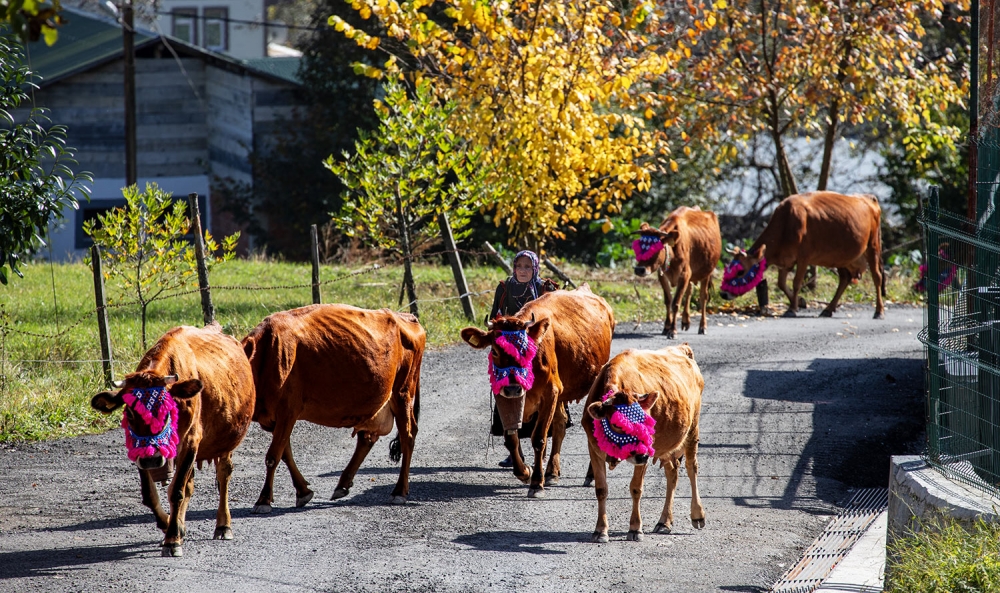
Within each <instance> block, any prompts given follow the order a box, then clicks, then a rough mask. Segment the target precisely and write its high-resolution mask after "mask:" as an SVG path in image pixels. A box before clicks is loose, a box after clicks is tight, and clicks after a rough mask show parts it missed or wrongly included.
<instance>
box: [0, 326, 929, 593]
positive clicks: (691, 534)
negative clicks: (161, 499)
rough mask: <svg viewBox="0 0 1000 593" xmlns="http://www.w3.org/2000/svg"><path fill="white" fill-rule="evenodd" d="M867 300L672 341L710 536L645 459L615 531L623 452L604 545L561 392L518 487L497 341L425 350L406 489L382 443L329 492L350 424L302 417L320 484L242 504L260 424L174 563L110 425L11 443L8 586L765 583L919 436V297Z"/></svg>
mask: <svg viewBox="0 0 1000 593" xmlns="http://www.w3.org/2000/svg"><path fill="white" fill-rule="evenodd" d="M817 312H818V310H817V309H810V310H808V311H806V312H805V314H807V315H815V314H816V313H817ZM848 315H850V316H851V317H848ZM870 316H871V308H870V307H864V308H852V309H845V310H843V311H841V312H839V313H838V314H837V317H836V318H834V319H817V318H815V317H807V318H799V319H764V320H757V319H754V318H749V319H739V318H733V317H729V316H713V317H712V318H711V320H710V324H709V329H708V332H709V333H708V335H706V336H698V335H696V333H695V332H681V333H680V340H678V341H675V343H679V342H680V341H688V342H689V343H690V344H691V345H692V347H693V349H694V351H695V356H696V358H697V360H698V362H699V364H700V365H701V368H702V371H703V373H704V375H705V378H706V387H705V396H704V406H703V415H702V429H701V435H702V436H701V448H700V453H699V465H700V468H701V472H700V477H699V479H700V482H699V485H700V489H701V494H702V497H703V500H704V504H705V508H706V513H707V527H706V529H704V530H703V531H695V530H694V529H692V528H691V526H690V523H689V522H688V521H687V519H686V517H687V514H688V511H689V502H690V499H689V492H690V490H689V488H688V484H687V479H686V478H685V477H682V479H681V482H680V486H679V487H678V496H677V500H676V506H675V516H678V517H680V520H679V521H678V522H677V529H675V532H674V533H673V534H672V535H653V534H651V533H649V531H650V530H651V528H652V525H653V523H655V522H656V518H657V516H658V515H659V511H660V508H661V507H662V504H663V493H664V488H665V479H664V477H663V473H662V472H661V471H660V470H659V468H655V469H651V470H650V471H648V472H647V478H646V492H645V496H644V498H643V516H644V520H645V523H646V524H645V528H646V531H647V534H648V535H647V537H646V539H645V541H643V542H639V543H636V542H626V541H624V538H625V532H626V531H627V530H628V512H629V508H630V504H631V501H630V499H629V496H628V479H629V477H630V475H631V470H630V468H627V467H624V466H622V467H619V468H618V469H617V470H615V471H613V472H611V473H610V476H609V477H610V480H609V487H610V489H611V497H610V500H609V519H610V522H611V539H612V541H611V543H609V544H604V545H597V544H591V543H589V540H590V534H591V532H592V531H593V529H594V523H595V521H596V506H597V505H596V501H595V498H594V492H593V489H591V488H583V487H582V486H581V484H582V481H583V475H584V473H585V468H586V463H587V457H586V443H585V437H584V435H583V432H582V430H581V429H580V427H579V424H578V421H579V418H580V413H581V411H582V405H580V404H576V405H573V406H571V411H572V415H573V419H574V421H576V422H577V424H576V425H575V426H574V427H572V428H570V429H569V431H568V434H567V441H566V444H565V445H564V449H563V450H564V457H563V471H564V478H563V480H562V482H561V484H560V485H559V486H556V487H553V488H551V489H550V490H549V491H548V496H547V498H545V499H537V500H535V499H528V498H527V497H526V496H525V494H526V492H527V487H526V486H523V485H521V484H520V483H519V482H517V481H516V480H515V479H514V478H513V476H512V475H510V473H509V470H501V469H499V468H497V465H496V464H497V461H499V460H500V459H502V458H503V457H504V456H505V455H506V452H505V451H503V450H502V445H501V444H500V441H499V439H495V440H493V442H494V447H495V448H492V449H491V448H489V447H488V444H489V443H490V441H491V439H490V438H489V437H488V436H487V430H488V423H489V399H488V396H487V394H488V392H489V384H488V382H487V379H486V360H485V354H484V353H483V352H481V351H472V350H471V349H469V348H467V347H464V346H462V347H454V348H449V349H445V350H438V351H433V352H429V353H428V354H427V355H426V357H425V359H424V370H423V373H422V380H423V381H422V400H423V401H422V402H421V404H422V408H421V418H420V433H419V435H418V437H417V446H416V451H415V454H414V464H413V473H412V478H411V480H412V481H411V487H410V493H411V498H410V502H409V504H407V505H406V506H405V507H395V506H390V505H388V504H386V502H387V500H388V498H389V494H390V492H391V490H392V486H393V484H394V482H395V479H396V475H397V473H398V467H397V466H396V465H394V464H392V463H391V462H390V461H389V459H388V442H387V439H386V440H384V441H382V442H379V443H378V444H377V445H376V447H375V449H373V451H372V454H371V456H370V457H369V459H368V460H367V461H366V463H365V464H364V465H363V466H362V468H361V471H360V472H359V475H358V478H357V479H356V480H355V487H354V488H353V490H352V491H351V494H350V495H349V496H348V497H346V498H344V499H341V500H338V501H335V502H331V501H329V500H328V499H329V496H330V495H331V494H332V492H333V488H334V486H335V485H336V481H337V477H338V476H339V474H340V471H341V470H342V469H343V467H344V466H345V465H346V463H347V460H348V459H349V458H350V454H351V451H352V450H353V441H352V440H351V439H350V432H349V431H347V430H333V429H326V428H322V427H318V426H315V425H311V424H307V423H300V424H299V425H298V426H297V428H296V430H295V432H294V433H293V435H292V439H293V444H294V447H295V459H296V461H297V462H298V464H299V467H300V469H301V471H302V472H303V474H304V475H305V476H306V477H307V479H309V480H310V481H311V482H312V487H313V489H314V490H315V491H316V493H317V494H316V497H315V498H314V499H313V501H312V502H311V503H309V504H308V505H307V506H306V507H304V508H302V509H295V508H294V498H295V497H294V490H293V489H292V487H291V480H290V479H289V478H288V473H287V472H286V471H284V470H283V469H279V472H278V474H277V479H276V489H275V510H274V512H273V513H272V514H271V515H267V516H258V515H251V514H250V509H251V507H252V506H253V503H254V501H255V500H256V498H257V494H258V492H259V489H260V486H261V483H262V480H263V469H264V464H263V458H264V452H265V450H266V447H267V444H268V436H269V435H267V434H265V433H263V432H262V431H261V430H260V429H258V428H257V427H253V428H251V432H250V434H249V435H248V437H247V440H246V441H245V442H244V443H243V445H242V446H241V447H240V449H239V450H238V451H237V454H236V459H235V463H236V471H235V474H234V477H233V487H232V493H231V499H230V501H231V505H232V508H233V513H232V514H233V530H234V532H235V539H234V540H232V541H228V542H222V541H213V540H212V533H213V530H214V526H215V505H216V502H217V499H216V497H215V488H214V485H213V483H214V480H213V475H212V473H211V471H212V470H209V469H206V471H202V472H198V474H197V475H196V489H195V497H194V501H193V502H192V505H191V509H190V511H189V513H188V534H187V539H186V540H185V544H184V554H185V555H184V557H183V558H175V559H171V558H162V557H161V556H160V548H159V542H160V539H161V535H160V534H159V532H158V531H157V530H156V528H155V525H154V523H153V521H152V516H151V514H150V513H149V512H148V510H147V509H146V508H145V507H143V506H142V505H141V504H140V501H139V494H138V477H137V475H136V472H135V470H134V469H132V467H131V466H130V464H129V463H128V461H127V459H126V457H125V452H124V448H123V446H122V445H121V441H122V436H121V432H120V431H118V430H115V431H112V432H110V433H108V434H105V435H99V436H91V437H82V438H74V439H65V440H60V441H54V442H48V443H41V444H25V445H18V446H16V447H11V446H9V445H8V446H6V447H3V446H0V447H2V448H0V591H11V592H18V593H29V592H36V591H37V592H42V591H44V592H57V591H85V592H97V591H100V592H110V591H128V592H140V591H158V592H159V591H174V590H179V591H239V592H241V593H242V592H261V593H279V592H300V591H476V592H481V591H484V590H496V591H505V592H508V591H531V592H532V593H540V592H547V591H552V592H556V591H559V592H561V591H600V592H605V591H608V592H610V591H641V592H644V593H645V592H648V591H677V592H681V591H683V592H698V591H741V592H751V591H763V590H766V588H767V586H768V585H770V584H771V583H773V582H774V581H775V580H776V578H777V577H778V576H780V575H781V573H782V572H783V571H784V569H785V568H786V567H787V566H788V565H789V563H791V562H794V561H795V560H796V559H797V558H798V556H799V554H800V553H801V551H802V549H803V548H804V547H805V546H807V545H808V544H809V543H810V542H811V541H812V540H813V538H814V537H815V536H816V535H818V534H819V533H820V531H822V528H823V526H824V523H825V521H827V520H828V519H829V518H830V516H831V515H833V514H835V513H836V511H837V507H836V505H837V503H838V502H840V501H843V500H845V499H846V498H847V497H848V495H849V492H850V489H851V488H858V487H871V486H884V485H885V484H886V483H887V480H888V456H889V454H899V453H905V452H909V451H912V449H913V447H914V446H919V441H917V443H916V445H914V441H915V440H918V439H919V437H920V434H921V432H922V428H923V427H922V417H923V400H922V396H921V389H922V387H921V385H922V378H921V375H922V372H921V364H922V363H921V361H922V357H923V352H922V348H921V345H920V343H919V342H918V341H917V331H918V330H919V328H920V326H921V323H922V317H921V311H920V310H919V309H915V308H901V307H892V308H889V309H887V311H886V317H887V318H886V319H885V320H884V321H873V320H871V319H870ZM720 324H721V325H720ZM695 326H696V327H697V324H696V323H695ZM659 329H660V326H659V325H658V324H655V323H647V324H643V325H642V326H641V327H638V328H635V327H634V324H632V323H628V322H625V323H620V324H619V327H618V331H617V332H616V335H615V340H614V343H613V346H612V348H613V351H614V352H618V351H621V350H623V349H625V348H658V347H661V346H663V345H666V344H667V343H668V341H667V340H666V339H665V338H663V337H662V336H660V335H659ZM526 443H527V441H525V444H526ZM682 473H683V469H682Z"/></svg>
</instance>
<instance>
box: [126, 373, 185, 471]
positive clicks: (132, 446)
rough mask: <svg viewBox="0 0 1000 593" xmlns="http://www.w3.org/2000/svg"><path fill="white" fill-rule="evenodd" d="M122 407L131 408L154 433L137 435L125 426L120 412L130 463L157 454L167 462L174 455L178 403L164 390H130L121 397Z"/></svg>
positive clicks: (157, 388) (127, 425)
mask: <svg viewBox="0 0 1000 593" xmlns="http://www.w3.org/2000/svg"><path fill="white" fill-rule="evenodd" d="M122 400H124V401H125V405H126V406H128V407H130V408H132V410H134V411H135V412H136V413H137V414H139V417H140V418H142V420H143V422H145V423H146V425H147V426H149V430H150V431H151V432H152V433H153V434H152V435H150V436H144V435H138V434H136V433H135V431H134V430H132V427H131V426H130V425H129V423H128V414H126V413H124V412H123V413H122V428H123V429H125V448H126V449H128V458H129V461H135V460H137V459H139V458H140V457H153V456H154V455H156V454H160V455H162V456H163V457H164V458H166V459H172V458H174V457H176V456H177V442H178V437H177V403H176V402H174V398H172V397H170V391H169V390H168V389H167V388H166V387H146V388H141V389H139V388H137V389H130V390H128V391H126V392H124V393H123V394H122Z"/></svg>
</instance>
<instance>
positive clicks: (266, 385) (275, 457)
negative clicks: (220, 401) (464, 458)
mask: <svg viewBox="0 0 1000 593" xmlns="http://www.w3.org/2000/svg"><path fill="white" fill-rule="evenodd" d="M425 342H426V334H425V333H424V328H422V327H421V326H420V323H418V322H417V318H416V317H414V316H413V315H410V314H409V313H395V312H393V311H390V310H388V309H382V310H379V311H369V310H367V309H359V308H357V307H350V306H348V305H311V306H309V307H302V308H299V309H293V310H291V311H283V312H280V313H275V314H273V315H270V316H268V317H267V318H265V319H264V320H263V321H261V322H260V324H259V325H258V326H257V327H255V328H254V329H253V330H252V331H251V332H250V334H249V335H248V336H247V337H246V338H244V339H243V347H244V350H245V352H246V357H247V358H248V359H249V360H250V366H251V368H252V369H253V381H254V384H255V385H256V387H257V403H256V406H255V407H254V411H253V419H254V420H255V421H256V422H258V423H260V426H261V428H263V429H264V430H266V431H268V432H271V433H273V436H272V437H271V445H270V447H268V449H267V455H266V457H265V463H266V466H267V469H266V474H265V478H264V487H263V488H262V489H261V491H260V497H259V498H258V499H257V504H256V505H254V508H253V512H254V513H269V512H271V503H272V502H273V499H274V494H273V484H274V471H275V469H276V468H277V466H278V461H282V460H283V461H284V462H285V465H286V466H288V471H289V473H290V474H291V476H292V483H293V484H294V485H295V493H296V498H295V506H297V507H301V506H304V505H305V504H306V503H307V502H309V501H310V500H312V497H313V492H312V490H310V489H309V487H308V484H309V483H308V482H307V481H306V480H305V478H303V477H302V474H301V473H300V472H299V470H298V468H297V467H296V466H295V460H294V459H293V457H292V446H291V441H290V437H291V434H292V428H293V427H294V426H295V423H296V422H298V421H299V420H308V421H310V422H314V423H316V424H319V425H321V426H331V427H338V428H352V429H353V430H354V432H353V434H354V435H357V444H356V446H355V449H354V455H353V456H352V457H351V460H350V462H349V463H348V464H347V468H346V469H344V473H342V474H341V476H340V481H339V482H338V483H337V487H336V489H335V490H334V491H333V496H332V499H337V498H341V497H344V496H347V494H348V492H350V489H351V486H353V485H354V476H355V475H356V474H357V471H358V468H359V467H361V463H362V462H363V461H364V460H365V457H366V456H367V455H368V452H369V451H371V449H372V446H374V444H375V442H376V441H377V440H378V439H379V437H381V436H385V435H387V434H389V433H390V432H391V431H392V425H393V421H395V424H396V429H397V431H398V434H397V437H396V439H394V440H393V441H392V443H390V445H389V454H390V457H392V459H393V460H394V461H400V459H402V462H403V463H402V467H401V468H400V471H399V479H398V481H397V482H396V487H395V489H394V490H393V491H392V499H391V502H392V503H393V504H403V503H405V502H406V498H407V496H409V491H410V481H409V478H410V459H411V456H412V455H413V443H414V439H415V438H416V436H417V418H418V416H419V414H420V363H421V361H422V360H423V356H424V344H425Z"/></svg>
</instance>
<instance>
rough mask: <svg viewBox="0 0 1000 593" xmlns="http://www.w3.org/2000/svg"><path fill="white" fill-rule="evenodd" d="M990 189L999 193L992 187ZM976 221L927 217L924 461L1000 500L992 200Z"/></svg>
mask: <svg viewBox="0 0 1000 593" xmlns="http://www.w3.org/2000/svg"><path fill="white" fill-rule="evenodd" d="M992 185H993V187H992V188H988V189H990V191H991V193H992V194H995V193H996V189H997V186H996V182H995V181H994V182H993V184H992ZM981 210H982V216H981V217H980V218H979V219H978V220H973V219H969V218H967V217H965V216H959V215H956V214H953V213H950V212H947V211H943V210H942V209H941V207H940V203H939V200H938V195H937V191H936V190H935V191H933V192H932V195H931V198H930V200H929V202H928V205H927V207H926V208H925V211H924V217H923V219H922V221H921V222H922V224H923V226H924V230H925V240H926V247H927V251H926V253H927V259H926V262H925V266H926V267H925V268H924V272H925V276H924V280H923V282H924V288H925V290H926V293H927V307H926V309H925V313H924V314H925V319H924V321H925V323H924V326H925V327H924V329H923V331H922V332H921V333H920V340H921V341H922V342H923V343H924V345H925V347H926V353H927V361H928V368H927V373H928V376H927V387H928V389H927V437H928V452H927V460H928V462H930V463H931V464H932V465H934V466H936V467H938V468H939V469H941V470H942V471H944V472H945V473H946V474H948V475H949V476H951V477H952V478H955V479H957V480H960V481H962V482H965V483H967V484H969V485H971V486H973V487H975V488H977V489H979V490H982V491H984V492H987V493H989V494H992V495H996V496H1000V227H998V225H997V224H996V222H997V221H995V220H994V216H993V214H994V213H993V210H995V209H994V208H993V207H992V198H991V199H990V201H989V203H988V204H986V205H984V206H983V208H982V209H981Z"/></svg>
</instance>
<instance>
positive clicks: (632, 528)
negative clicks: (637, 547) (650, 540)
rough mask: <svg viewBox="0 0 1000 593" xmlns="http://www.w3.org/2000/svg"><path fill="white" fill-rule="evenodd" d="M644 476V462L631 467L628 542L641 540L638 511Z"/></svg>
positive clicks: (640, 517)
mask: <svg viewBox="0 0 1000 593" xmlns="http://www.w3.org/2000/svg"><path fill="white" fill-rule="evenodd" d="M645 477H646V464H642V465H637V466H635V467H634V468H633V469H632V483H631V484H630V485H629V492H630V493H631V494H632V516H631V517H630V518H629V520H628V535H627V536H625V539H627V540H628V541H630V542H641V541H642V515H641V514H640V513H639V501H640V500H641V499H642V483H643V479H644V478H645Z"/></svg>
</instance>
